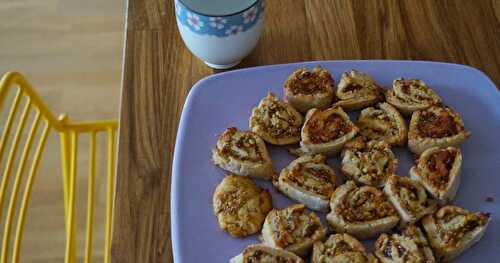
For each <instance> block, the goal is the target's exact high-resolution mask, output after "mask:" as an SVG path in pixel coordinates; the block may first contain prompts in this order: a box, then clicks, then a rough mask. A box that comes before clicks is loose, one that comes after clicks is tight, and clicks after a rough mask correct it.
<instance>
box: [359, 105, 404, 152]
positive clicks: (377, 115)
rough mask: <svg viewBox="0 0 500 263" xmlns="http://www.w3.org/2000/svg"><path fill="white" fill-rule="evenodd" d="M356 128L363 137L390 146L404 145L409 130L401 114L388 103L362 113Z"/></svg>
mask: <svg viewBox="0 0 500 263" xmlns="http://www.w3.org/2000/svg"><path fill="white" fill-rule="evenodd" d="M356 126H358V127H359V133H360V134H362V135H363V136H365V137H367V138H369V139H371V140H377V141H385V142H387V143H388V144H389V145H404V144H405V143H406V139H407V137H408V128H407V127H406V122H405V120H404V119H403V117H402V116H401V114H400V113H399V112H398V111H397V110H396V109H395V108H394V107H393V106H391V105H390V104H388V103H379V104H377V105H376V106H375V107H369V108H366V109H364V110H362V111H361V114H360V115H359V118H358V122H357V123H356Z"/></svg>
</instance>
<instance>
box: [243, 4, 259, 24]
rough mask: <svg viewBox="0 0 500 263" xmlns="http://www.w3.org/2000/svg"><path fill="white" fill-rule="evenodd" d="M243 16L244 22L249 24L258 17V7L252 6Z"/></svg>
mask: <svg viewBox="0 0 500 263" xmlns="http://www.w3.org/2000/svg"><path fill="white" fill-rule="evenodd" d="M242 16H243V23H245V24H248V23H250V22H253V21H254V20H255V18H256V17H257V7H255V6H252V7H251V8H250V9H248V10H247V11H245V12H243V14H242Z"/></svg>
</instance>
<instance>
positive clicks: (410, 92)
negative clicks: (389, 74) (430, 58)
mask: <svg viewBox="0 0 500 263" xmlns="http://www.w3.org/2000/svg"><path fill="white" fill-rule="evenodd" d="M385 99H386V100H387V102H388V103H389V104H391V105H392V106H394V107H396V108H397V109H398V110H399V111H400V112H402V113H403V114H405V115H410V114H411V113H412V112H414V111H417V110H425V109H427V108H429V107H430V106H432V105H437V104H440V103H441V101H442V100H441V98H440V97H439V96H438V95H437V94H436V92H434V91H433V90H432V89H431V88H429V87H428V86H427V85H426V84H425V83H424V82H423V81H421V80H418V79H403V78H399V79H396V80H394V81H393V83H392V89H390V90H387V91H386V93H385Z"/></svg>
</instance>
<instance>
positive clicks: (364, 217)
mask: <svg viewBox="0 0 500 263" xmlns="http://www.w3.org/2000/svg"><path fill="white" fill-rule="evenodd" d="M330 207H331V209H332V211H331V212H330V213H329V214H328V215H327V216H326V219H327V220H328V222H329V223H330V225H331V226H332V227H333V229H334V230H335V231H336V232H337V233H348V234H351V235H353V236H355V237H357V238H359V239H368V238H371V237H375V236H377V235H379V234H380V233H383V232H387V231H388V230H390V229H391V228H393V227H394V226H396V225H397V224H398V222H399V216H398V213H397V212H396V209H394V206H393V205H392V204H391V203H390V202H389V200H388V199H387V196H386V195H385V194H384V193H383V192H382V191H380V190H378V189H377V188H375V187H372V186H361V187H358V186H356V184H355V183H354V182H353V181H347V182H346V183H345V184H343V185H341V186H339V187H338V188H337V189H336V190H335V192H334V193H333V196H332V199H331V201H330Z"/></svg>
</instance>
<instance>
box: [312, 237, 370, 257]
mask: <svg viewBox="0 0 500 263" xmlns="http://www.w3.org/2000/svg"><path fill="white" fill-rule="evenodd" d="M347 262H349V263H368V262H370V261H369V259H368V255H367V254H366V250H365V247H364V246H363V244H361V242H359V241H358V240H357V239H356V238H354V237H353V236H351V235H349V234H345V233H344V234H334V235H331V236H330V237H329V238H328V239H327V240H326V241H325V242H321V241H317V242H315V243H314V247H313V252H312V257H311V263H347Z"/></svg>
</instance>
